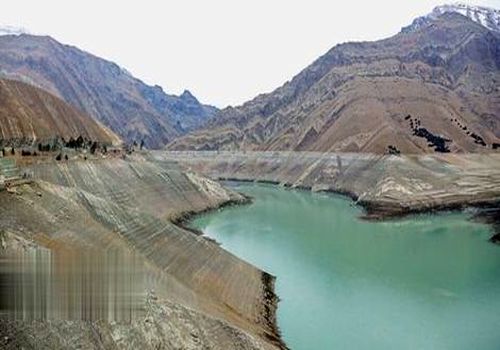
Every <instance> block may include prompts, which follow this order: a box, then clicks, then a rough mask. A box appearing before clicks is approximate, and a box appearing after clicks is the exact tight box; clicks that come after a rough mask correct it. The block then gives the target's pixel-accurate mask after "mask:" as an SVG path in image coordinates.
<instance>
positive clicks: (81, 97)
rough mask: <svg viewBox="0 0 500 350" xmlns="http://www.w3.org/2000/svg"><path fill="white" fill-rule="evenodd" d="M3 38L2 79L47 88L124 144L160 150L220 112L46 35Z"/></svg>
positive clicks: (19, 34)
mask: <svg viewBox="0 0 500 350" xmlns="http://www.w3.org/2000/svg"><path fill="white" fill-rule="evenodd" d="M3 34H8V35H1V36H0V77H6V78H9V79H15V80H20V81H23V82H26V83H29V84H32V85H35V86H37V87H40V88H43V89H45V90H47V91H49V92H51V93H52V94H54V95H56V96H58V97H60V98H61V99H63V100H64V101H66V102H67V103H69V104H70V105H72V106H73V107H75V108H77V109H79V110H80V111H83V112H85V113H87V114H88V115H90V116H92V117H93V118H95V119H96V120H97V121H100V122H101V123H102V124H104V125H105V126H107V127H109V128H110V129H111V130H113V131H114V132H115V133H117V134H118V135H119V136H121V137H122V138H123V139H124V140H126V141H129V142H132V141H137V142H140V141H141V140H144V141H145V143H146V146H148V147H160V146H163V145H165V144H166V143H167V142H169V141H171V140H172V139H173V138H175V137H177V136H179V135H181V134H184V133H186V132H187V131H189V130H192V129H195V128H197V127H200V126H201V125H202V124H203V123H204V122H205V120H206V119H207V118H208V117H210V116H211V115H213V114H214V113H215V111H216V108H214V107H211V106H206V105H202V104H200V103H199V102H198V100H197V99H196V98H195V97H194V96H193V95H191V93H189V92H188V91H186V92H185V93H184V94H182V95H181V96H174V95H168V94H166V93H165V92H164V91H163V90H162V88H161V87H159V86H149V85H146V84H144V83H143V82H142V81H140V80H139V79H136V78H134V77H133V76H131V75H130V74H129V73H128V72H127V71H125V70H124V69H122V68H120V67H119V66H118V65H117V64H115V63H113V62H109V61H106V60H104V59H101V58H99V57H96V56H94V55H91V54H89V53H87V52H84V51H81V50H79V49H78V48H76V47H72V46H68V45H63V44H61V43H59V42H57V41H56V40H54V39H53V38H51V37H48V36H35V35H29V34H23V33H22V32H16V31H13V30H11V29H10V30H8V31H6V33H3Z"/></svg>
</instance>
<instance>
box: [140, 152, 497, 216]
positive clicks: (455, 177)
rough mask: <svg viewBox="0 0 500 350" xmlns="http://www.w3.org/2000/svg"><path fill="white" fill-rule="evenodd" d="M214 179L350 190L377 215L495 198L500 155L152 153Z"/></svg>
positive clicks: (449, 206)
mask: <svg viewBox="0 0 500 350" xmlns="http://www.w3.org/2000/svg"><path fill="white" fill-rule="evenodd" d="M150 157H152V158H153V159H154V160H155V161H160V160H161V161H175V162H177V163H178V164H179V165H180V166H182V167H183V168H184V169H186V170H189V171H194V172H197V173H200V174H204V175H206V176H209V177H211V178H214V179H234V180H251V181H266V182H273V183H279V184H283V185H286V186H291V187H298V188H308V189H312V190H313V191H334V192H338V193H343V194H346V195H349V196H350V197H351V198H353V199H354V200H356V202H357V203H358V204H360V205H362V206H364V207H365V208H366V209H367V217H370V218H381V217H389V216H398V215H404V214H408V213H414V212H420V211H428V210H434V209H454V208H460V207H464V206H474V205H484V204H491V203H495V202H497V201H499V200H500V154H494V153H492V154H435V155H398V156H396V155H378V154H366V153H364V154H360V153H316V152H153V153H151V155H150Z"/></svg>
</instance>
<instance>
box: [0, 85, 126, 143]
mask: <svg viewBox="0 0 500 350" xmlns="http://www.w3.org/2000/svg"><path fill="white" fill-rule="evenodd" d="M80 136H81V137H83V138H86V139H89V140H92V141H97V142H101V143H105V144H118V143H120V142H121V140H120V138H119V137H118V136H117V135H116V134H115V133H113V132H112V131H111V130H109V129H108V128H106V127H104V126H103V125H101V124H100V123H99V122H96V121H95V120H94V119H92V118H91V117H90V116H89V115H87V114H85V113H83V112H80V111H79V110H77V109H75V108H73V107H72V106H70V105H69V104H67V103H66V102H64V101H62V100H61V99H59V98H58V97H56V96H53V95H51V94H50V93H48V92H46V91H44V90H42V89H39V88H36V87H34V86H31V85H28V84H26V83H22V82H18V81H13V80H5V79H1V80H0V145H14V146H17V145H27V144H29V145H31V144H36V143H37V142H41V143H45V142H49V141H53V140H54V139H55V138H57V137H59V138H65V139H66V140H70V139H71V138H73V139H77V138H78V137H80Z"/></svg>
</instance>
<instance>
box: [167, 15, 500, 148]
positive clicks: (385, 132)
mask: <svg viewBox="0 0 500 350" xmlns="http://www.w3.org/2000/svg"><path fill="white" fill-rule="evenodd" d="M499 70H500V36H499V34H498V33H496V32H494V31H490V30H488V29H487V28H485V27H484V26H482V25H480V24H478V23H476V22H474V21H471V20H470V19H468V18H467V17H465V16H462V15H460V14H456V13H449V12H447V13H444V14H442V15H440V16H439V17H437V18H435V19H433V20H432V23H430V25H427V26H424V27H420V28H418V29H416V30H415V31H405V30H403V31H401V32H400V33H398V34H396V35H394V36H392V37H390V38H386V39H382V40H379V41H374V42H350V43H344V44H339V45H336V46H335V47H333V48H332V49H331V50H329V51H328V52H327V53H325V54H324V55H322V56H321V57H320V58H318V59H317V60H315V61H314V62H313V63H312V64H311V65H310V66H308V67H307V68H305V69H304V70H303V71H302V72H300V73H299V74H297V75H296V76H295V77H294V78H293V79H291V80H290V81H288V82H286V83H285V84H284V85H282V86H281V87H279V88H277V89H276V90H274V91H273V92H271V93H268V94H262V95H259V96H257V97H256V98H254V99H253V100H251V101H248V102H246V103H244V104H243V105H241V106H239V107H229V108H226V109H223V110H222V111H221V112H219V113H218V114H217V115H216V117H215V118H212V119H211V121H210V122H209V123H208V124H207V127H206V128H205V129H204V130H199V131H197V132H194V133H192V134H190V135H187V136H184V137H181V138H179V139H177V140H174V141H173V142H172V143H170V144H169V145H168V146H167V148H169V149H174V150H185V149H195V150H196V149H200V150H201V149H204V150H205V149H211V150H215V149H225V150H235V149H246V150H311V151H350V152H376V153H384V152H391V150H393V151H402V152H405V153H427V152H433V151H434V150H435V149H436V145H435V144H434V143H435V142H438V143H442V142H444V143H445V144H446V143H447V141H443V140H452V141H450V142H448V143H447V144H448V146H447V147H443V148H441V147H437V149H439V150H444V151H447V150H449V151H452V152H475V151H486V150H487V149H490V150H491V149H492V148H493V145H494V144H497V143H498V142H499V140H498V137H500V121H499V120H498V118H497V115H498V111H500V98H499V92H498V86H499V84H498V82H499V81H500V76H499ZM412 101H413V102H412ZM371 112H373V114H374V115H370V113H371ZM408 116H410V117H409V118H408V119H406V118H407V117H408ZM435 116H438V117H435ZM455 120H456V121H455ZM410 121H411V122H412V123H410ZM448 124H450V125H448ZM463 128H466V129H463ZM420 129H422V130H420ZM475 137H476V138H475ZM481 140H482V141H481ZM482 143H485V144H487V145H486V146H483V145H482Z"/></svg>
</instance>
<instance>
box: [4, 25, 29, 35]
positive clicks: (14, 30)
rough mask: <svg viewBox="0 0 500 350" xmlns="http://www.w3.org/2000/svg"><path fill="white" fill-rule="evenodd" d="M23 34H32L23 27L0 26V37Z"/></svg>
mask: <svg viewBox="0 0 500 350" xmlns="http://www.w3.org/2000/svg"><path fill="white" fill-rule="evenodd" d="M21 34H30V32H29V31H27V30H26V29H24V28H21V27H15V26H0V35H21Z"/></svg>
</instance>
